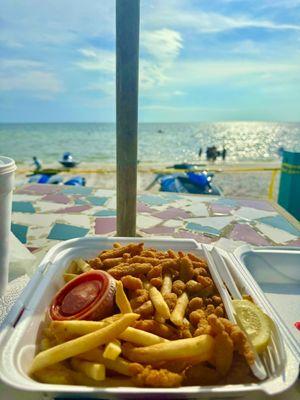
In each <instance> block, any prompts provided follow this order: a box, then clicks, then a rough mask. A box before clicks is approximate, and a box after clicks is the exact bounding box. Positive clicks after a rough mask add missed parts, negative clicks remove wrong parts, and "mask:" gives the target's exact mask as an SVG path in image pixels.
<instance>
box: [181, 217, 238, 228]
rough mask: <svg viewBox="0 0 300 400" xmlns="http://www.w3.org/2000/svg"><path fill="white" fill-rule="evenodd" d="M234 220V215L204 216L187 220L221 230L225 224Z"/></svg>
mask: <svg viewBox="0 0 300 400" xmlns="http://www.w3.org/2000/svg"><path fill="white" fill-rule="evenodd" d="M232 221H234V217H231V216H230V217H206V218H189V219H187V222H191V223H194V224H199V225H202V226H210V227H211V228H214V229H217V230H222V229H223V228H225V226H227V225H229V224H230V223H231V222H232Z"/></svg>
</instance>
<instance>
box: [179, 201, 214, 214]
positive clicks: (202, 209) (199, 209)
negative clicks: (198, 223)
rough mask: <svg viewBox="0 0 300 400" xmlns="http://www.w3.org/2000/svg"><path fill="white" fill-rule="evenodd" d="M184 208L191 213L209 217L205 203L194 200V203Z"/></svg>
mask: <svg viewBox="0 0 300 400" xmlns="http://www.w3.org/2000/svg"><path fill="white" fill-rule="evenodd" d="M184 209H185V210H186V211H187V212H189V213H191V214H194V215H195V216H197V217H208V215H209V214H208V209H207V206H206V204H205V203H200V202H199V203H196V202H194V203H193V204H191V205H189V206H186V207H184Z"/></svg>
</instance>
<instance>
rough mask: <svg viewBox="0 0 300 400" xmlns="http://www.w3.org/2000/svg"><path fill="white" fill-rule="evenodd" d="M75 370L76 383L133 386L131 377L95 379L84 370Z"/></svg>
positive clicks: (93, 385)
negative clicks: (83, 371)
mask: <svg viewBox="0 0 300 400" xmlns="http://www.w3.org/2000/svg"><path fill="white" fill-rule="evenodd" d="M72 372H73V380H74V383H75V384H76V385H81V386H92V387H95V386H96V387H118V388H119V387H130V386H133V384H132V381H131V379H128V378H125V377H123V378H119V377H118V378H115V377H114V378H106V379H105V380H104V381H95V380H94V379H91V378H88V377H87V376H86V375H85V374H83V373H82V372H76V371H72Z"/></svg>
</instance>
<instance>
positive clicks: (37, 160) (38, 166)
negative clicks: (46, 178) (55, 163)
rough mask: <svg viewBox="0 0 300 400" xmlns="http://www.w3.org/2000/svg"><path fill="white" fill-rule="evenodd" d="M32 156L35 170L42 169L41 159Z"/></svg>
mask: <svg viewBox="0 0 300 400" xmlns="http://www.w3.org/2000/svg"><path fill="white" fill-rule="evenodd" d="M32 158H33V164H34V166H35V170H36V171H40V170H41V169H42V163H41V161H40V160H39V159H38V158H37V157H36V156H33V157H32Z"/></svg>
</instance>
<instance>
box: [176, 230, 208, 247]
mask: <svg viewBox="0 0 300 400" xmlns="http://www.w3.org/2000/svg"><path fill="white" fill-rule="evenodd" d="M173 237H175V238H181V239H195V240H196V241H197V242H199V243H207V244H209V243H212V242H213V241H214V240H215V239H214V238H211V237H208V236H204V235H198V234H197V233H194V232H189V231H183V230H179V231H177V232H175V233H174V234H173Z"/></svg>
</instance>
